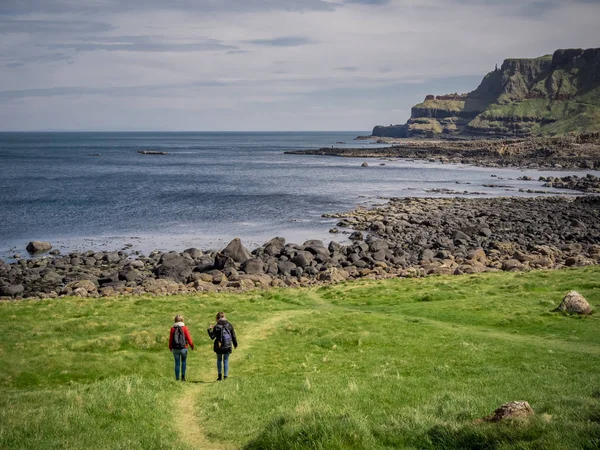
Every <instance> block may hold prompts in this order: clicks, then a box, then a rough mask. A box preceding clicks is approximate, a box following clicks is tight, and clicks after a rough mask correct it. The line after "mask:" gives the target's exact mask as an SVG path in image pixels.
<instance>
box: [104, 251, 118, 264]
mask: <svg viewBox="0 0 600 450" xmlns="http://www.w3.org/2000/svg"><path fill="white" fill-rule="evenodd" d="M120 260H121V257H120V256H119V254H118V253H117V252H111V253H107V254H106V255H104V261H106V262H107V263H110V264H116V263H118V262H119V261H120Z"/></svg>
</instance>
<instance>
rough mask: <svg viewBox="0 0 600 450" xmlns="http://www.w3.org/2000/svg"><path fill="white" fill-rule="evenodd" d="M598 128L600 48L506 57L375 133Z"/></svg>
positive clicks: (550, 132)
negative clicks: (462, 90) (468, 86)
mask: <svg viewBox="0 0 600 450" xmlns="http://www.w3.org/2000/svg"><path fill="white" fill-rule="evenodd" d="M597 131H600V48H595V49H587V50H583V49H568V50H556V51H555V52H554V54H553V55H546V56H541V57H539V58H534V59H507V60H505V61H504V63H503V64H502V66H501V67H500V69H496V70H494V71H492V72H490V73H488V74H487V75H486V76H485V77H484V78H483V80H482V81H481V83H480V85H479V86H478V87H477V89H475V90H474V91H472V92H470V93H468V94H449V95H441V96H433V95H428V96H427V97H426V98H425V100H424V101H423V102H422V103H419V104H418V105H415V106H414V107H413V108H412V111H411V117H410V119H409V120H408V121H407V122H406V124H404V125H394V126H390V127H382V126H377V127H375V128H374V129H373V135H374V136H387V137H415V136H427V137H433V136H435V135H438V134H445V135H489V136H538V135H557V134H558V135H560V134H566V133H571V132H575V133H580V132H597Z"/></svg>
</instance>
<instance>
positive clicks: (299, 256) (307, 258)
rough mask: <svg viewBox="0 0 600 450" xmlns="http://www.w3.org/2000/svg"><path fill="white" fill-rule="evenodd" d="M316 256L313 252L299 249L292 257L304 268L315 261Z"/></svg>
mask: <svg viewBox="0 0 600 450" xmlns="http://www.w3.org/2000/svg"><path fill="white" fill-rule="evenodd" d="M313 259H314V257H313V255H312V253H310V252H307V251H299V252H298V253H296V255H295V256H294V257H293V258H292V259H291V261H292V262H293V263H294V264H296V265H297V266H298V267H302V268H303V269H304V268H306V267H308V266H310V263H311V262H312V261H313Z"/></svg>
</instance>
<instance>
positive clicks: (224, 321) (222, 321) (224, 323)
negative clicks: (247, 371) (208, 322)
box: [207, 319, 238, 354]
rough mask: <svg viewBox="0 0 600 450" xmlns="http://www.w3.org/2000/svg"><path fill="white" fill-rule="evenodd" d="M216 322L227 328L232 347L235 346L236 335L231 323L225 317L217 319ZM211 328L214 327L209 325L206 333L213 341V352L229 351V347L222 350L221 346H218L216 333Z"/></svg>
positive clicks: (236, 344)
mask: <svg viewBox="0 0 600 450" xmlns="http://www.w3.org/2000/svg"><path fill="white" fill-rule="evenodd" d="M217 324H219V325H221V326H223V327H225V328H227V330H228V331H229V334H231V343H232V344H233V348H237V346H238V343H237V337H236V335H235V330H234V329H233V325H231V324H230V323H229V322H228V321H227V319H219V321H218V322H217ZM213 330H214V329H213V328H212V327H211V328H209V329H208V330H207V331H208V335H209V336H210V338H211V339H212V340H213V341H215V342H214V344H213V350H214V351H215V353H222V354H223V353H231V349H227V350H222V349H221V348H219V341H218V339H217V335H216V333H215V332H214V331H213Z"/></svg>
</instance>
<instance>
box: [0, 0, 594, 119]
mask: <svg viewBox="0 0 600 450" xmlns="http://www.w3.org/2000/svg"><path fill="white" fill-rule="evenodd" d="M598 17H600V0H567V1H559V0H479V1H478V0H444V1H442V0H0V130H2V131H31V130H61V131H63V130H64V131H82V130H89V131H108V130H115V131H125V130H140V131H169V130H172V131H221V130H222V131H233V130H248V131H252V130H256V131H259V130H273V131H288V130H307V131H308V130H352V131H355V130H364V131H368V130H370V129H371V128H372V127H373V126H374V125H376V124H390V123H404V122H405V121H406V120H407V119H408V117H409V116H410V107H411V106H412V105H413V104H415V103H417V102H419V101H422V99H423V98H424V96H425V95H426V94H444V93H450V92H468V91H471V90H473V89H475V88H476V87H477V85H478V84H479V82H480V80H481V78H482V77H483V75H485V73H487V72H488V71H490V70H493V68H494V66H495V64H501V63H502V60H503V59H505V58H510V57H535V56H540V55H543V54H548V53H552V52H553V51H554V50H556V49H557V48H573V47H577V48H589V47H598V46H600V26H598Z"/></svg>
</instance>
